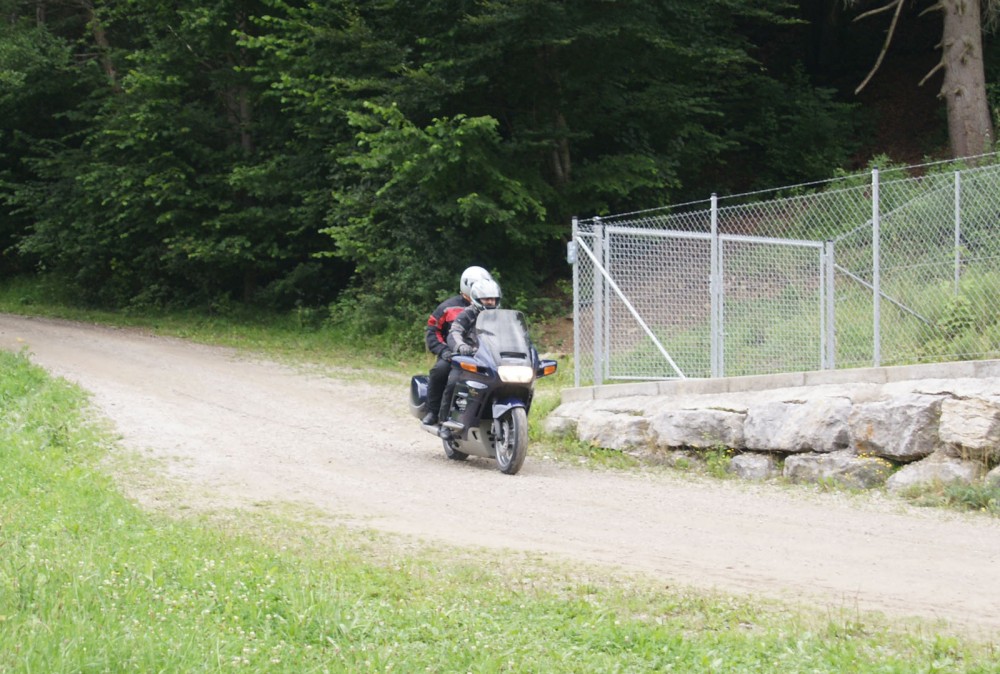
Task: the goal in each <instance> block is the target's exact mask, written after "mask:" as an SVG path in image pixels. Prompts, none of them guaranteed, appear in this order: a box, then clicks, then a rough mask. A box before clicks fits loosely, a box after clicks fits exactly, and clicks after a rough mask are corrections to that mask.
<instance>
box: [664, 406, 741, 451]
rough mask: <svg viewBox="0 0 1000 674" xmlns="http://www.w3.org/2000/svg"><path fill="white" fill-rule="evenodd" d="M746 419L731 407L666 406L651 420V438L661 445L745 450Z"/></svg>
mask: <svg viewBox="0 0 1000 674" xmlns="http://www.w3.org/2000/svg"><path fill="white" fill-rule="evenodd" d="M743 419H744V414H743V413H742V412H740V411H734V410H729V409H719V408H704V409H663V410H661V411H660V412H658V413H657V414H656V415H655V416H654V417H653V418H652V419H650V424H649V431H650V439H651V440H652V441H653V443H655V444H656V445H657V446H658V447H698V448H702V449H708V448H711V447H731V448H733V449H741V448H742V447H743Z"/></svg>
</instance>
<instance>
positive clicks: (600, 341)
mask: <svg viewBox="0 0 1000 674" xmlns="http://www.w3.org/2000/svg"><path fill="white" fill-rule="evenodd" d="M594 256H595V257H596V258H597V265H598V267H603V266H604V225H602V224H601V219H600V218H598V217H595V218H594ZM603 383H604V276H603V275H602V274H601V273H600V272H599V271H598V270H597V269H595V270H594V386H600V385H601V384H603Z"/></svg>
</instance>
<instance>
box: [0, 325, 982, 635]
mask: <svg viewBox="0 0 1000 674" xmlns="http://www.w3.org/2000/svg"><path fill="white" fill-rule="evenodd" d="M0 347H2V348H5V349H8V350H15V351H16V350H20V349H22V348H27V350H28V351H29V353H30V354H31V357H32V360H33V362H35V363H37V364H39V365H41V366H43V367H45V368H46V369H47V370H49V371H50V372H52V373H53V374H56V375H59V376H62V377H65V378H66V379H68V380H70V381H74V382H76V383H78V384H80V385H81V386H83V387H84V388H85V389H87V390H89V391H90V392H91V393H92V395H93V400H94V402H95V403H96V405H97V406H98V407H99V408H100V409H101V410H102V411H103V412H104V414H106V415H107V416H108V417H109V418H110V419H111V420H113V422H114V423H115V424H116V426H117V428H118V430H119V431H120V433H121V435H122V437H123V442H124V444H126V445H127V446H131V447H134V448H136V449H138V450H139V451H141V452H142V453H144V454H145V455H147V456H149V457H151V460H153V459H155V460H157V462H158V464H159V465H162V467H163V471H164V472H165V475H166V476H167V477H168V478H170V480H172V481H176V482H177V483H178V484H182V485H184V487H183V493H184V494H185V499H187V500H188V501H189V502H194V503H197V504H200V505H202V506H209V507H212V506H225V507H232V506H236V507H251V506H260V505H262V504H272V503H274V504H277V503H283V502H294V503H302V504H307V505H308V506H310V507H311V508H314V509H318V510H319V511H321V512H325V513H328V514H329V515H330V516H331V517H333V518H335V519H336V520H337V521H340V522H345V523H349V524H352V525H361V526H366V527H371V528H374V529H378V530H383V531H389V532H395V533H401V534H406V535H412V536H415V537H418V538H420V539H423V540H426V541H439V542H445V543H450V544H458V545H463V546H487V547H498V548H513V549H517V550H525V551H531V552H533V553H540V554H542V555H543V556H545V557H548V558H551V559H554V560H562V559H570V560H580V561H584V562H587V563H593V564H598V565H608V566H610V567H615V568H620V569H624V570H626V571H630V572H640V573H644V574H649V575H652V576H654V577H656V578H657V579H658V580H661V581H662V583H663V584H665V585H670V586H676V587H684V586H690V587H696V588H710V589H715V590H720V591H725V592H735V593H751V594H754V595H757V596H761V597H769V598H778V599H784V600H790V601H793V602H805V603H809V604H812V605H815V606H820V607H822V608H824V609H829V610H831V611H836V612H840V611H854V610H856V609H860V610H868V609H873V610H878V611H882V612H884V613H886V614H888V615H890V616H899V617H902V616H917V617H923V618H932V619H937V620H940V621H947V625H948V626H949V627H951V628H956V629H959V630H963V631H968V632H969V633H974V634H975V635H977V636H982V635H987V636H988V637H989V638H991V639H993V640H994V641H995V639H996V637H995V635H996V634H997V633H998V630H1000V574H998V569H1000V523H998V522H997V521H996V520H992V519H989V518H986V517H979V516H975V515H959V514H954V513H948V512H943V511H939V510H931V509H915V508H908V507H904V506H902V505H901V504H900V503H899V502H897V501H895V500H893V499H890V498H888V497H885V498H882V499H879V498H874V497H873V498H860V499H859V498H850V497H847V496H844V495H836V494H811V493H806V492H805V491H804V490H798V489H785V488H781V487H778V486H759V485H758V486H754V485H746V484H741V483H737V482H735V481H710V480H692V479H689V478H685V477H684V476H682V475H679V474H677V475H673V474H660V473H644V474H636V475H629V474H620V473H611V472H605V471H589V470H584V469H576V468H572V467H567V466H565V465H561V464H557V463H555V462H553V461H547V460H545V459H544V457H541V456H537V455H533V454H532V453H531V452H530V451H529V455H528V459H527V461H526V462H525V465H524V468H523V469H522V470H521V472H520V473H519V474H518V475H516V476H507V475H503V474H501V473H500V472H499V471H497V470H496V468H495V464H494V463H493V462H491V461H486V460H483V459H475V458H471V459H469V460H468V461H467V462H464V463H460V462H452V461H449V460H447V459H446V458H445V456H444V453H443V451H442V449H441V445H440V442H439V441H438V440H437V439H436V438H434V437H433V436H431V435H429V434H427V433H425V432H423V431H421V430H420V429H419V427H418V425H417V423H416V420H414V419H413V418H412V417H410V416H409V414H408V412H407V410H406V396H407V394H408V388H407V386H408V382H407V381H406V380H405V378H404V379H400V381H399V383H398V385H396V386H391V385H386V384H381V385H377V386H373V385H368V384H365V383H362V382H359V381H356V380H354V381H352V380H337V379H332V378H329V377H325V376H320V375H318V374H309V373H308V372H304V371H303V370H301V369H296V368H290V367H285V366H282V365H278V364H274V363H271V362H263V361H258V360H251V359H249V358H247V357H245V356H240V355H239V354H237V353H235V352H233V351H231V350H227V349H221V348H214V347H206V346H200V345H195V344H191V343H188V342H184V341H180V340H173V339H165V338H157V337H151V336H148V335H144V334H142V333H140V332H137V331H132V330H117V329H108V328H103V327H95V326H89V325H81V324H75V323H68V322H62V321H53V320H43V319H24V318H18V317H13V316H9V315H2V314H0ZM136 496H137V497H138V498H139V499H140V500H144V501H147V502H149V501H150V500H151V499H154V498H157V494H156V493H154V492H152V491H151V492H149V493H146V494H143V493H137V494H136Z"/></svg>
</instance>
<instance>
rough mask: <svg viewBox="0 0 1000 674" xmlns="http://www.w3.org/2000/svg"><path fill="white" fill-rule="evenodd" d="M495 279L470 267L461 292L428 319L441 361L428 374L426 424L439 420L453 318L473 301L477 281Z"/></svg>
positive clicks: (430, 340) (429, 341)
mask: <svg viewBox="0 0 1000 674" xmlns="http://www.w3.org/2000/svg"><path fill="white" fill-rule="evenodd" d="M492 280H493V277H492V276H491V275H490V273H489V272H488V271H486V270H485V269H483V268H482V267H477V266H472V267H468V268H466V270H465V271H463V272H462V276H461V278H460V279H459V287H458V289H459V294H458V295H454V296H452V297H449V298H448V299H446V300H445V301H444V302H441V304H439V305H437V307H436V308H435V309H434V311H432V312H431V315H430V316H428V318H427V327H426V333H425V335H424V342H425V343H426V345H427V350H428V351H430V352H431V353H433V354H434V355H436V356H437V360H436V361H434V365H432V366H431V369H430V372H429V373H428V377H427V408H428V409H429V410H430V411H429V412H427V414H425V415H424V418H423V419H421V420H420V423H422V424H425V425H428V426H433V425H435V424H437V423H438V409H439V408H440V407H441V394H442V393H443V392H444V389H445V384H446V382H447V381H448V372H449V371H450V370H451V356H452V350H451V349H450V348H449V347H448V331H449V329H450V328H451V324H452V321H453V320H455V317H456V316H458V315H459V314H460V313H462V311H463V310H465V309H466V308H467V307H468V306H469V305H470V304H471V302H472V300H471V293H472V286H473V285H474V284H475V283H476V282H477V281H492Z"/></svg>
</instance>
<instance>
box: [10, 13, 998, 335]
mask: <svg viewBox="0 0 1000 674" xmlns="http://www.w3.org/2000/svg"><path fill="white" fill-rule="evenodd" d="M956 4H960V5H962V6H965V5H967V4H975V3H966V2H961V3H956V2H954V0H946V1H945V2H943V3H933V2H923V1H920V0H917V1H912V2H911V1H910V0H889V1H888V2H874V3H868V2H864V1H861V0H858V1H854V2H852V1H850V0H813V1H809V0H799V1H798V2H785V1H784V0H575V1H572V2H570V1H567V0H435V1H434V2H424V3H420V2H404V1H402V0H360V1H358V0H330V1H329V2H322V3H314V2H300V1H298V0H288V1H286V0H199V1H198V2H194V1H192V0H178V1H177V2H173V3H165V2H161V1H158V0H109V1H106V2H102V1H101V0H31V1H27V0H0V8H2V13H0V250H2V256H3V257H2V260H3V264H2V268H0V274H2V275H3V276H8V277H9V276H14V275H21V274H35V273H44V274H47V275H50V276H53V277H55V278H59V279H62V280H63V281H64V283H65V284H66V285H67V287H69V288H72V289H73V290H74V291H75V293H76V294H77V297H78V300H79V301H80V302H81V303H88V304H92V305H97V306H104V307H112V308H126V307H161V306H199V307H225V306H227V305H232V304H234V303H247V304H251V305H254V306H259V307H265V308H269V309H275V310H279V311H285V310H288V309H291V308H293V307H312V308H320V309H321V310H322V311H323V312H329V315H330V318H331V320H335V321H346V322H349V323H350V324H351V325H353V326H355V327H356V328H357V329H358V330H366V331H385V330H388V329H391V328H393V326H396V327H404V326H405V327H412V325H413V323H414V322H415V321H419V320H421V318H422V317H423V316H426V313H427V311H428V309H429V308H430V307H432V306H433V305H434V304H435V303H436V302H437V301H438V300H440V299H441V298H442V297H443V296H445V295H447V294H450V293H452V292H454V291H455V286H456V283H457V275H458V273H459V271H460V270H461V269H462V268H464V267H465V266H467V265H469V264H480V265H483V266H485V267H487V268H489V269H491V270H492V271H494V273H495V274H496V275H497V276H498V278H499V280H500V281H501V284H502V285H503V287H504V289H505V291H506V293H507V295H508V297H510V298H511V299H512V301H513V303H514V304H516V305H518V306H519V307H520V308H525V309H527V310H529V311H531V310H533V309H536V308H537V307H536V306H535V305H534V304H533V302H535V300H534V299H533V298H537V297H539V296H540V294H541V293H542V291H543V289H544V288H546V287H549V286H551V285H552V284H553V282H555V281H558V280H559V279H564V278H566V276H567V275H568V274H569V268H568V266H567V265H566V262H565V259H564V254H565V242H566V241H567V239H568V237H569V231H570V221H571V218H572V216H574V215H579V216H583V217H588V216H592V215H595V214H606V213H615V212H622V211H628V210H635V209H639V208H649V207H653V206H661V205H667V204H671V203H679V202H682V201H685V200H691V199H701V198H705V197H707V196H708V194H710V193H711V192H717V193H719V194H726V193H734V192H740V191H748V190H754V189H759V188H765V187H773V186H778V185H782V184H789V183H798V182H804V181H817V180H821V179H824V178H827V177H829V176H831V175H832V174H833V173H834V172H835V171H837V170H854V169H858V168H860V167H863V166H864V165H866V164H867V163H868V162H869V161H870V160H871V158H872V157H874V156H876V155H882V156H888V157H889V158H891V159H893V160H895V161H898V162H917V161H920V160H922V159H924V158H939V157H942V156H947V155H948V154H949V153H950V154H956V153H957V152H960V151H964V149H965V148H966V147H967V146H962V145H961V144H959V143H958V142H957V141H956V138H955V133H956V129H958V130H961V129H966V130H968V129H969V128H970V127H969V123H968V119H967V118H962V117H961V115H962V114H964V113H963V112H962V111H961V110H960V109H959V108H958V107H956V106H957V105H958V103H961V102H965V101H970V100H973V99H972V97H971V96H970V95H969V93H968V92H970V91H976V93H977V94H981V95H982V96H981V97H985V100H986V101H987V102H986V103H984V104H982V105H980V108H981V109H983V110H985V111H986V113H985V114H986V117H987V118H988V119H987V121H986V122H985V123H984V122H983V121H982V120H979V122H978V123H979V124H980V128H981V129H982V130H981V131H979V132H978V133H979V135H975V134H972V135H971V138H972V141H973V145H972V146H973V148H974V149H977V150H978V149H982V150H983V151H986V150H990V149H992V135H991V134H992V123H993V121H994V120H993V119H992V118H993V116H994V115H993V114H992V113H993V112H995V110H996V109H997V102H998V100H1000V90H998V89H997V88H996V83H997V81H998V80H997V77H998V74H1000V57H998V56H997V55H996V54H994V53H993V51H994V50H993V48H992V42H991V35H992V34H991V32H990V31H989V30H988V28H989V27H990V26H991V25H992V23H991V17H992V13H991V10H992V9H993V8H994V7H993V6H994V5H995V4H996V3H994V2H984V4H983V9H984V12H983V14H982V15H980V14H979V13H978V12H977V13H976V16H975V17H974V18H975V26H974V30H973V33H974V37H975V38H976V40H979V39H982V44H983V46H982V47H980V48H978V49H976V48H974V47H968V44H971V43H968V44H967V43H966V42H961V40H958V42H956V40H955V38H954V36H953V37H952V38H949V37H948V35H949V33H948V30H949V25H951V26H952V28H951V29H950V30H952V31H954V30H955V28H954V26H955V25H956V24H955V20H954V18H953V15H952V14H949V13H948V12H949V11H950V10H949V8H950V7H951V6H952V5H956ZM931 10H934V11H931ZM942 15H943V16H942ZM949 17H952V18H951V19H950V18H949ZM949 20H951V21H952V23H951V24H949ZM963 30H965V29H963ZM970 34H971V33H970ZM962 39H966V38H965V37H963V38H962ZM958 43H961V44H964V45H966V47H968V48H963V49H964V51H963V52H962V53H961V54H957V55H956V56H954V57H950V56H949V55H948V54H949V48H950V47H951V45H953V44H958ZM970 55H971V56H972V57H975V58H973V59H972V61H973V62H978V63H979V64H982V66H983V67H981V68H980V70H981V71H982V73H984V74H980V83H979V84H973V85H968V84H964V83H960V84H955V85H952V84H950V83H949V82H951V80H949V77H951V78H955V77H957V76H959V75H961V74H962V73H960V71H959V69H958V67H957V66H955V65H954V64H956V63H962V64H966V63H968V62H969V60H970ZM949 58H953V60H952V61H949V60H948V59H949ZM976 59H978V61H976ZM949 64H951V66H949ZM862 85H863V86H862ZM959 87H964V88H961V89H960V88H959ZM955 91H961V92H964V93H965V95H964V97H962V96H958V97H956V96H952V95H951V94H950V93H949V92H955ZM956 101H958V103H956ZM956 120H958V121H959V122H961V124H958V123H956ZM963 120H964V121H963ZM962 124H964V126H962ZM968 137H970V136H968V134H967V138H968Z"/></svg>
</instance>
